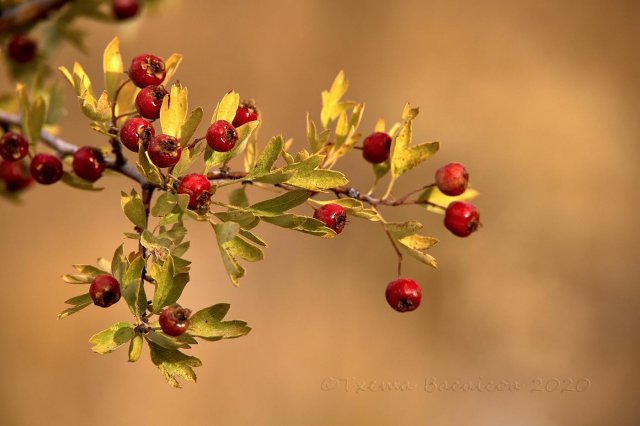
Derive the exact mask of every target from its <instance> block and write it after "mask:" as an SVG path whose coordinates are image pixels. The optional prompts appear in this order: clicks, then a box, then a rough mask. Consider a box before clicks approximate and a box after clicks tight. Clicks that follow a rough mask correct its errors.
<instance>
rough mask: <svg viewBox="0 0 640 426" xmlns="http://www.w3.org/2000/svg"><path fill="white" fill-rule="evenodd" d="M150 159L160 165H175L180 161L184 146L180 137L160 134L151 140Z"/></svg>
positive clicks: (148, 151)
mask: <svg viewBox="0 0 640 426" xmlns="http://www.w3.org/2000/svg"><path fill="white" fill-rule="evenodd" d="M147 153H148V154H149V159H150V160H151V162H152V163H153V164H155V165H156V166H158V167H171V166H175V165H176V164H177V163H178V161H180V155H182V148H181V147H180V143H179V142H178V139H176V138H174V137H173V136H169V135H158V136H156V137H154V138H153V139H152V140H151V142H149V148H148V149H147Z"/></svg>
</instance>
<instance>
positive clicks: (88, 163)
mask: <svg viewBox="0 0 640 426" xmlns="http://www.w3.org/2000/svg"><path fill="white" fill-rule="evenodd" d="M71 166H72V167H73V171H74V172H75V174H77V175H78V176H79V177H81V178H82V179H84V180H87V181H89V182H95V181H97V180H98V179H100V177H101V176H102V172H104V169H105V168H106V164H105V162H104V157H103V156H102V153H101V152H100V150H99V149H97V148H93V147H91V146H83V147H82V148H79V149H78V150H77V151H76V153H75V154H73V163H72V164H71Z"/></svg>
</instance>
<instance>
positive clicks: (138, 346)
mask: <svg viewBox="0 0 640 426" xmlns="http://www.w3.org/2000/svg"><path fill="white" fill-rule="evenodd" d="M143 344H144V339H143V338H142V334H140V333H136V334H135V336H133V338H132V339H131V342H130V343H129V362H136V361H138V360H139V359H140V354H141V353H142V346H143Z"/></svg>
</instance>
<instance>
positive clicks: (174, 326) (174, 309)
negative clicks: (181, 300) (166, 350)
mask: <svg viewBox="0 0 640 426" xmlns="http://www.w3.org/2000/svg"><path fill="white" fill-rule="evenodd" d="M190 315H191V311H190V310H189V309H185V308H183V307H181V306H180V305H171V306H167V307H166V308H164V309H163V310H162V312H160V318H159V322H160V328H161V329H162V332H163V333H164V334H166V335H168V336H173V337H178V336H180V335H182V334H184V332H185V331H187V329H188V328H189V316H190Z"/></svg>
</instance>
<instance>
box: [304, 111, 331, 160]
mask: <svg viewBox="0 0 640 426" xmlns="http://www.w3.org/2000/svg"><path fill="white" fill-rule="evenodd" d="M330 134H331V132H330V131H329V130H328V129H325V130H323V131H322V132H320V134H319V135H318V131H317V130H316V124H315V123H314V122H313V120H312V119H311V118H310V117H309V113H307V141H308V142H309V146H310V147H311V152H312V153H314V154H315V153H317V152H320V150H321V149H322V148H323V147H324V146H325V145H326V143H327V141H328V140H329V135H330Z"/></svg>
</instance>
